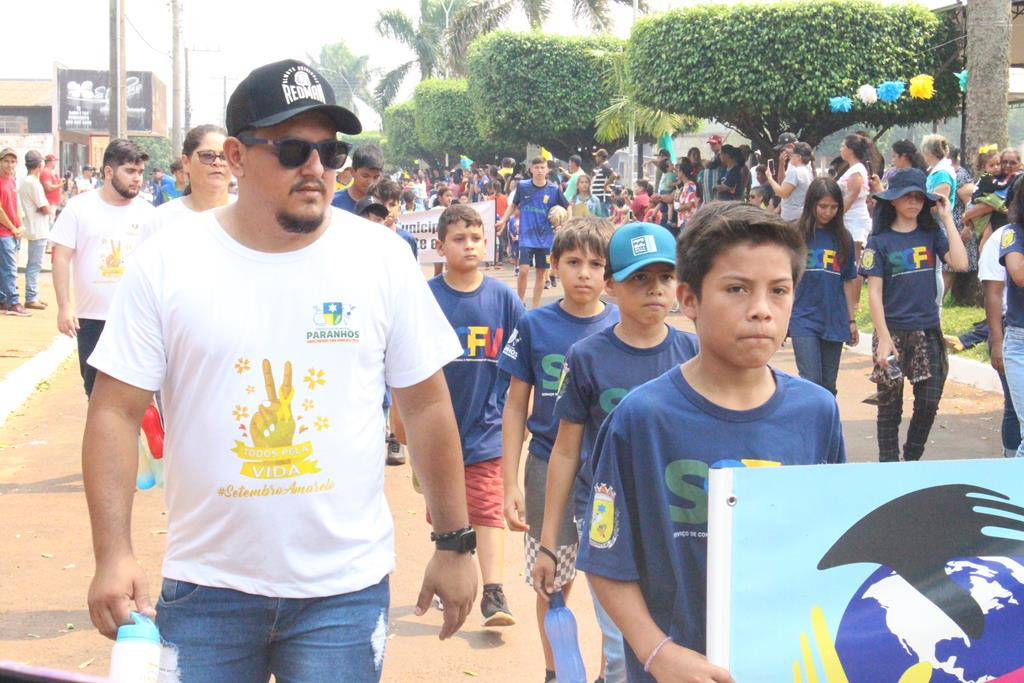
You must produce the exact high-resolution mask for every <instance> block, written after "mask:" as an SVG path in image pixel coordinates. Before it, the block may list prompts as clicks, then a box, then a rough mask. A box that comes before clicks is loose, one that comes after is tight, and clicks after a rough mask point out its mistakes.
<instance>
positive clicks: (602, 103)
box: [468, 31, 623, 160]
mask: <svg viewBox="0 0 1024 683" xmlns="http://www.w3.org/2000/svg"><path fill="white" fill-rule="evenodd" d="M622 42H623V41H621V40H619V39H617V38H611V37H592V36H587V37H566V36H555V35H545V34H542V33H514V32H509V31H496V32H493V33H488V34H486V35H484V36H483V37H481V38H479V39H477V40H475V41H474V42H473V43H472V44H471V45H470V47H469V61H468V67H469V77H468V78H469V95H470V100H471V101H472V103H473V107H474V109H475V111H476V123H477V126H478V128H479V131H480V133H481V135H482V136H483V137H484V139H487V140H490V139H501V140H504V141H506V142H507V143H509V144H512V145H516V146H525V145H527V144H530V143H533V144H538V145H543V146H544V147H546V148H547V149H548V150H550V151H551V152H552V153H553V154H555V155H556V156H558V157H559V158H562V159H565V158H568V157H569V155H571V154H574V153H576V152H577V150H580V149H584V150H585V149H589V148H590V147H592V146H593V145H594V144H595V142H594V132H595V124H594V121H595V119H596V118H597V113H598V112H600V111H601V110H603V109H605V108H606V107H607V106H608V105H609V104H610V103H611V101H612V98H613V97H615V95H616V93H615V92H613V91H612V88H611V87H609V85H608V84H607V83H606V82H605V78H604V77H603V76H604V74H605V70H606V65H605V64H604V63H603V61H602V60H603V59H605V58H604V57H602V55H601V54H600V53H601V52H607V51H613V50H616V49H621V46H622ZM610 146H611V145H610ZM585 156H587V155H585ZM588 160H589V157H588Z"/></svg>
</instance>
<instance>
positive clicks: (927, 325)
mask: <svg viewBox="0 0 1024 683" xmlns="http://www.w3.org/2000/svg"><path fill="white" fill-rule="evenodd" d="M947 251H949V242H948V241H947V240H946V233H944V232H943V231H942V230H941V229H935V230H922V229H921V228H914V229H913V230H911V231H910V232H896V231H895V230H883V231H882V232H881V233H878V234H873V235H871V236H870V237H868V243H867V245H865V247H864V251H863V252H861V256H860V274H861V275H864V276H874V277H880V278H882V307H883V308H884V309H885V324H886V326H887V327H888V328H889V329H890V330H928V329H932V328H937V327H938V326H939V305H938V304H937V303H935V298H936V296H937V295H938V289H937V285H936V282H935V269H936V267H938V264H939V262H940V261H941V259H943V258H944V257H945V256H946V252H947Z"/></svg>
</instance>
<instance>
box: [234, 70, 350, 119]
mask: <svg viewBox="0 0 1024 683" xmlns="http://www.w3.org/2000/svg"><path fill="white" fill-rule="evenodd" d="M307 111H320V112H323V113H324V114H327V116H329V117H330V118H331V121H333V122H334V126H335V127H336V128H337V129H338V132H339V133H345V134H347V135H357V134H359V133H361V132H362V130H363V124H361V123H360V122H359V119H358V118H357V117H356V115H355V114H353V113H352V112H350V111H349V110H348V109H345V108H344V107H340V106H338V105H337V104H335V100H334V89H333V88H331V84H330V83H328V82H327V79H325V78H324V77H323V76H321V75H320V74H319V73H317V72H316V71H315V70H314V69H313V68H312V67H310V66H308V65H306V64H303V63H302V62H300V61H298V60H295V59H284V60H281V61H280V62H274V63H273V64H266V65H264V66H261V67H259V68H257V69H253V70H252V71H251V72H250V73H249V75H248V76H246V77H245V78H244V79H242V82H241V83H239V84H238V87H237V88H235V91H234V92H233V93H231V98H230V99H229V100H228V108H227V112H225V116H224V119H225V123H226V124H227V129H228V135H231V136H236V135H238V134H239V133H241V132H242V131H243V130H246V129H248V128H266V127H268V126H273V125H276V124H278V123H281V122H282V121H287V120H288V119H290V118H292V117H293V116H298V115H299V114H302V113H304V112H307Z"/></svg>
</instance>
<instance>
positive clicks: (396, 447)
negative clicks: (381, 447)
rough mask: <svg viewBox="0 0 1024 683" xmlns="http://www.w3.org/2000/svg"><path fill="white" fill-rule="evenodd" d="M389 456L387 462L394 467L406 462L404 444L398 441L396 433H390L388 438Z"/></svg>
mask: <svg viewBox="0 0 1024 683" xmlns="http://www.w3.org/2000/svg"><path fill="white" fill-rule="evenodd" d="M387 447H388V450H387V458H386V459H385V462H387V464H388V465H391V466H392V467H395V466H398V465H404V464H405V453H404V452H403V451H402V444H401V443H399V442H398V439H396V438H395V435H394V434H389V435H388V439H387Z"/></svg>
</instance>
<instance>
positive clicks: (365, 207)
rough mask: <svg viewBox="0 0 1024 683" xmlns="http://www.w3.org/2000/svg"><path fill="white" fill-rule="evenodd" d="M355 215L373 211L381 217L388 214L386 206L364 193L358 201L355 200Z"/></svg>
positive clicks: (385, 216)
mask: <svg viewBox="0 0 1024 683" xmlns="http://www.w3.org/2000/svg"><path fill="white" fill-rule="evenodd" d="M355 213H356V215H357V216H363V215H365V214H367V213H375V214H377V215H378V216H380V217H381V218H387V217H388V215H389V212H388V207H386V206H384V205H383V204H382V203H381V202H380V201H379V200H377V199H376V198H375V197H373V196H371V195H366V196H365V197H363V198H362V199H360V200H359V201H358V202H356V211H355Z"/></svg>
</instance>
